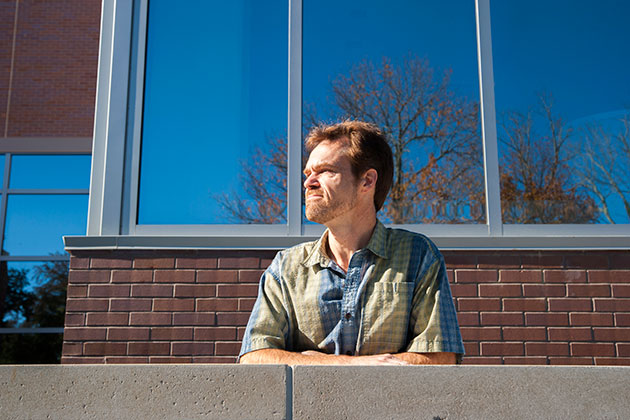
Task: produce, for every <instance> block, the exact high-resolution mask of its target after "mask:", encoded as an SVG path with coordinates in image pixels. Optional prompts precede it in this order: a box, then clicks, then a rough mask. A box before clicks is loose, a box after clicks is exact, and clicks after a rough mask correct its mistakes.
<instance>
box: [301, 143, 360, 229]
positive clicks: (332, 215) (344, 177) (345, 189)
mask: <svg viewBox="0 0 630 420" xmlns="http://www.w3.org/2000/svg"><path fill="white" fill-rule="evenodd" d="M304 175H305V176H306V180H305V181H304V194H305V200H306V218H307V219H308V220H310V221H312V222H315V223H321V224H326V223H328V222H330V221H332V220H334V219H337V218H339V217H341V216H343V215H346V214H348V212H349V211H350V210H351V209H353V208H354V207H355V205H356V199H357V185H358V182H357V180H356V178H355V176H354V174H353V173H352V169H351V167H350V160H349V159H348V157H347V156H346V155H345V153H343V146H341V145H340V144H339V142H337V143H331V142H329V141H323V142H321V143H320V144H318V145H317V147H315V148H314V149H313V151H312V152H311V154H310V156H309V158H308V162H307V163H306V168H305V169H304Z"/></svg>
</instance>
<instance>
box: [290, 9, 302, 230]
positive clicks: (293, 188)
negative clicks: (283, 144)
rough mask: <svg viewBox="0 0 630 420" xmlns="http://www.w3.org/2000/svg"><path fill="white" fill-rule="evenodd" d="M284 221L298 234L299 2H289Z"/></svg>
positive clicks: (300, 216) (299, 223) (300, 199)
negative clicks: (285, 218) (285, 201)
mask: <svg viewBox="0 0 630 420" xmlns="http://www.w3.org/2000/svg"><path fill="white" fill-rule="evenodd" d="M288 53H289V80H288V91H289V92H288V96H289V97H288V129H287V133H288V136H287V137H288V139H287V141H288V144H287V146H288V153H287V222H288V231H287V233H288V235H301V234H302V185H301V184H302V182H301V180H302V175H301V174H302V0H289V48H288Z"/></svg>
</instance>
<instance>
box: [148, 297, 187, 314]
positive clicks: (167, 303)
mask: <svg viewBox="0 0 630 420" xmlns="http://www.w3.org/2000/svg"><path fill="white" fill-rule="evenodd" d="M153 310H154V311H156V312H165V311H168V312H186V311H194V310H195V300H194V299H153Z"/></svg>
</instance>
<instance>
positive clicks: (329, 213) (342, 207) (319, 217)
mask: <svg viewBox="0 0 630 420" xmlns="http://www.w3.org/2000/svg"><path fill="white" fill-rule="evenodd" d="M355 204H356V194H352V195H351V196H350V197H346V198H344V199H342V200H336V201H334V202H328V201H323V200H318V202H315V203H313V202H310V203H309V201H306V207H305V213H306V218H307V219H308V220H310V221H311V222H315V223H319V224H322V225H324V224H326V223H328V222H329V221H331V220H333V219H335V218H337V217H339V216H340V215H342V214H344V213H346V212H348V211H350V210H351V209H352V208H354V206H355Z"/></svg>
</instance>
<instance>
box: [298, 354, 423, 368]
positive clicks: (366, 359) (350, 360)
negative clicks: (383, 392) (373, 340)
mask: <svg viewBox="0 0 630 420" xmlns="http://www.w3.org/2000/svg"><path fill="white" fill-rule="evenodd" d="M302 354H303V355H305V356H313V357H318V358H319V357H327V358H328V360H331V358H336V360H337V361H343V362H345V363H334V364H344V365H346V364H347V365H373V366H374V365H383V366H387V365H389V366H404V365H410V364H411V363H407V362H405V361H404V360H401V359H399V358H397V357H396V356H393V355H391V354H389V353H385V354H375V355H372V356H335V355H334V354H326V353H320V352H318V351H314V350H307V351H303V352H302ZM331 364H333V363H331Z"/></svg>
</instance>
